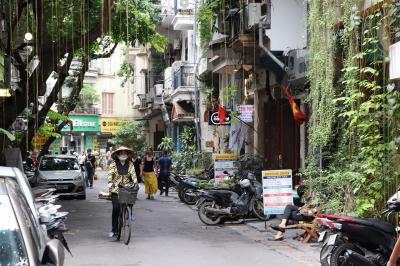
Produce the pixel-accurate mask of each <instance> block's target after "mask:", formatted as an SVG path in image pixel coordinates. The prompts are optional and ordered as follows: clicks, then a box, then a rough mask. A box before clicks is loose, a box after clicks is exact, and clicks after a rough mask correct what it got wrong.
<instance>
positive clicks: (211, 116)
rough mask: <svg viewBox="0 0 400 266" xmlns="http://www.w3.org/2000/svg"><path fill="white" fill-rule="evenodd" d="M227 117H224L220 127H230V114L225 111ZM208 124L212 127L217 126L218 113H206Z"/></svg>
mask: <svg viewBox="0 0 400 266" xmlns="http://www.w3.org/2000/svg"><path fill="white" fill-rule="evenodd" d="M226 113H227V115H226V117H225V121H224V122H223V123H222V124H221V125H230V124H231V120H232V118H231V112H229V111H227V112H226ZM208 124H209V125H212V126H219V125H220V123H219V117H218V112H212V111H209V112H208Z"/></svg>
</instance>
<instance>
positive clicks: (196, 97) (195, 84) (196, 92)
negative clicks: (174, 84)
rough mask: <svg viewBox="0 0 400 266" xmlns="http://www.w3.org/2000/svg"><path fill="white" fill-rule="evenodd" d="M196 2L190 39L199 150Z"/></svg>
mask: <svg viewBox="0 0 400 266" xmlns="http://www.w3.org/2000/svg"><path fill="white" fill-rule="evenodd" d="M197 3H198V1H197V0H195V4H194V25H193V31H194V33H193V41H192V48H193V57H194V58H193V61H194V67H193V69H194V71H193V75H194V77H195V78H194V104H195V108H194V112H195V118H194V122H195V124H196V142H197V150H198V151H200V150H201V138H200V136H201V128H200V104H199V102H200V91H199V87H198V84H197V82H198V81H197V79H196V71H197V62H198V60H197V47H196V41H197V23H196V21H197V20H196V16H197Z"/></svg>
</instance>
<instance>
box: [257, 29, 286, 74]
mask: <svg viewBox="0 0 400 266" xmlns="http://www.w3.org/2000/svg"><path fill="white" fill-rule="evenodd" d="M261 25H262V24H261V22H260V23H259V24H258V45H259V46H260V47H261V48H262V49H263V50H264V51H265V52H266V53H267V54H268V56H269V57H271V59H272V60H274V61H275V63H277V64H278V65H279V66H280V67H281V68H282V69H283V70H285V72H287V70H288V68H287V67H286V66H285V64H284V63H283V62H282V61H281V60H279V59H278V58H277V57H276V56H275V55H274V54H273V53H272V52H271V51H270V50H269V49H268V48H267V47H265V46H264V43H263V30H264V29H263V27H262V26H261Z"/></svg>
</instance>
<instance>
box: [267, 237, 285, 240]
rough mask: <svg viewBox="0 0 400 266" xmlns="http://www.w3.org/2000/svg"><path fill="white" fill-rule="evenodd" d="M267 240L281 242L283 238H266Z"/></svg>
mask: <svg viewBox="0 0 400 266" xmlns="http://www.w3.org/2000/svg"><path fill="white" fill-rule="evenodd" d="M268 240H269V241H282V240H283V236H282V237H278V238H275V237H271V238H268Z"/></svg>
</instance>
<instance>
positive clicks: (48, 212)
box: [32, 187, 71, 253]
mask: <svg viewBox="0 0 400 266" xmlns="http://www.w3.org/2000/svg"><path fill="white" fill-rule="evenodd" d="M32 191H33V193H34V195H35V205H36V208H37V209H38V211H39V215H40V222H41V224H42V225H44V226H45V227H46V230H47V235H48V237H49V238H50V239H58V240H60V241H61V243H62V244H63V245H64V247H65V249H66V250H67V251H68V252H69V253H71V251H70V249H69V247H68V243H67V240H66V239H65V237H64V233H65V232H66V231H68V229H67V227H66V226H65V220H66V219H67V216H68V212H59V211H58V210H59V209H60V208H61V205H55V203H56V201H57V200H58V197H59V195H54V194H53V193H54V192H55V191H56V189H55V188H52V187H36V188H34V189H32Z"/></svg>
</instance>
